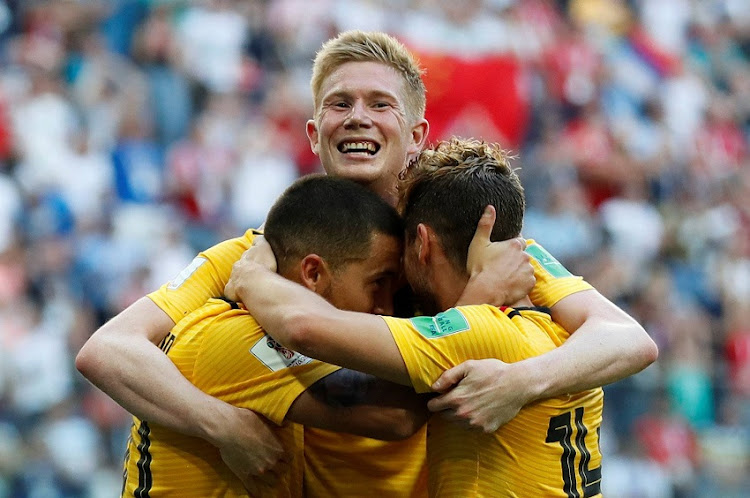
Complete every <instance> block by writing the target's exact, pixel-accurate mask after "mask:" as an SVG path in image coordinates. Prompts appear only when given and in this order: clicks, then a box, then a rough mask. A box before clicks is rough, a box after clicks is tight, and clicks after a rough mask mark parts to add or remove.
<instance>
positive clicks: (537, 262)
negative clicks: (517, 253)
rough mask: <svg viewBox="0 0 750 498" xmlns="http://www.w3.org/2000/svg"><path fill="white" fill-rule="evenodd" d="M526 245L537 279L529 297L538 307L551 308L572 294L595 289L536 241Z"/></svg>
mask: <svg viewBox="0 0 750 498" xmlns="http://www.w3.org/2000/svg"><path fill="white" fill-rule="evenodd" d="M526 244H527V245H526V252H527V253H529V255H530V256H531V266H533V267H534V277H536V284H535V285H534V288H533V289H532V290H531V292H530V293H529V297H530V298H531V301H532V302H533V303H534V304H535V305H536V306H544V307H547V308H551V307H552V306H554V305H555V304H556V303H557V302H558V301H560V300H561V299H563V298H565V297H568V296H570V295H571V294H575V293H576V292H581V291H584V290H589V289H593V287H592V286H591V284H589V283H588V282H586V281H585V280H584V279H583V277H578V276H575V275H573V274H571V273H570V272H569V271H568V270H567V268H565V267H564V266H563V265H562V264H560V262H559V261H557V260H556V259H555V258H554V257H553V256H552V255H551V254H550V253H548V252H547V251H546V250H545V249H544V248H543V247H542V246H540V245H539V244H537V243H536V242H534V240H532V239H528V240H527V241H526Z"/></svg>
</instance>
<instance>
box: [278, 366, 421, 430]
mask: <svg viewBox="0 0 750 498" xmlns="http://www.w3.org/2000/svg"><path fill="white" fill-rule="evenodd" d="M426 402H427V398H426V397H425V396H424V395H418V394H416V393H415V392H414V390H413V389H411V388H408V387H406V386H401V385H398V384H393V383H391V382H387V381H384V380H380V379H378V378H377V377H374V376H372V375H368V374H364V373H361V372H357V371H354V370H347V369H341V370H338V371H336V372H334V373H332V374H330V375H328V376H326V377H325V378H323V379H321V380H319V381H318V382H316V383H315V384H313V385H312V386H310V387H309V388H308V389H307V391H305V392H304V393H302V394H301V395H300V396H299V397H298V398H297V399H296V400H295V401H294V403H293V404H292V406H291V408H290V409H289V412H288V413H287V416H286V418H287V420H291V421H293V422H297V423H300V424H303V425H307V426H312V427H317V428H320V429H326V430H330V431H336V432H347V433H350V434H357V435H360V436H365V437H371V438H375V439H382V440H386V441H391V440H398V439H405V438H408V437H410V436H411V435H413V434H414V433H416V432H417V431H418V430H419V428H420V427H422V425H424V423H425V422H426V421H427V417H428V413H429V412H428V411H427V406H426Z"/></svg>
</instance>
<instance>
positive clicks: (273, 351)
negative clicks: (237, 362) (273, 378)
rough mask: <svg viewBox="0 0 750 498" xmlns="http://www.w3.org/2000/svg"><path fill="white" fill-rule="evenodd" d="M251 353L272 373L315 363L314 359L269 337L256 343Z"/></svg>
mask: <svg viewBox="0 0 750 498" xmlns="http://www.w3.org/2000/svg"><path fill="white" fill-rule="evenodd" d="M250 352H251V353H252V354H253V356H255V357H256V358H258V361H260V362H261V363H263V364H264V365H265V366H266V367H267V368H268V369H269V370H271V371H272V372H278V371H279V370H283V369H285V368H292V367H299V366H302V365H307V364H308V363H310V362H311V361H313V360H312V358H309V357H307V356H305V355H303V354H300V353H297V352H296V351H292V350H291V349H287V348H285V347H284V346H282V345H281V344H279V343H278V342H276V341H274V340H273V338H271V337H269V336H267V335H264V336H263V337H262V338H261V339H260V340H259V341H258V342H256V343H255V345H254V346H253V347H252V348H250Z"/></svg>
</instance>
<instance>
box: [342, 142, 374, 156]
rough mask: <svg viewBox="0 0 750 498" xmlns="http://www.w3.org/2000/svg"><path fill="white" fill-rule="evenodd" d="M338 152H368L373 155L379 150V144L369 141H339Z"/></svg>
mask: <svg viewBox="0 0 750 498" xmlns="http://www.w3.org/2000/svg"><path fill="white" fill-rule="evenodd" d="M338 150H339V152H341V153H343V154H368V155H370V156H374V155H375V154H377V153H378V151H379V150H380V145H378V144H376V143H375V142H370V141H365V140H363V141H357V142H341V143H340V144H339V145H338Z"/></svg>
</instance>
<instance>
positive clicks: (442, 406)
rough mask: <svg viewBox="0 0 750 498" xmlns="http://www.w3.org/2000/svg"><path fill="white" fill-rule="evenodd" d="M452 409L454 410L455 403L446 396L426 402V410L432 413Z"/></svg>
mask: <svg viewBox="0 0 750 498" xmlns="http://www.w3.org/2000/svg"><path fill="white" fill-rule="evenodd" d="M452 408H455V403H454V402H453V400H452V399H451V398H450V397H448V395H447V394H443V395H442V396H437V397H435V398H432V399H431V400H430V401H428V402H427V409H428V410H430V411H431V412H433V413H440V412H443V411H444V410H451V409H452Z"/></svg>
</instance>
